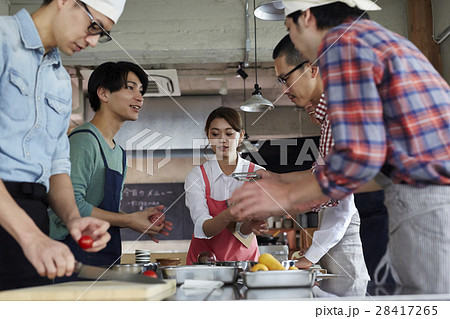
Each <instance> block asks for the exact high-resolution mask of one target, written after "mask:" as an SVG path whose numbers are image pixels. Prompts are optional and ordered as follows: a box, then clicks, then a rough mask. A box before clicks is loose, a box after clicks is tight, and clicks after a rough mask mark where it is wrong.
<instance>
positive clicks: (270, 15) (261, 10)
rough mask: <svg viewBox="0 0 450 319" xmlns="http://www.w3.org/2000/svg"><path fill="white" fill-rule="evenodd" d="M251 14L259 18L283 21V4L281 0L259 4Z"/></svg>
mask: <svg viewBox="0 0 450 319" xmlns="http://www.w3.org/2000/svg"><path fill="white" fill-rule="evenodd" d="M253 14H254V15H255V16H256V17H257V18H258V19H261V20H266V21H284V20H285V18H286V17H285V15H284V5H283V2H282V1H271V2H267V3H264V4H262V5H260V6H259V7H258V8H256V9H255V11H254V12H253Z"/></svg>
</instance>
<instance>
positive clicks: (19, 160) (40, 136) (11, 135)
mask: <svg viewBox="0 0 450 319" xmlns="http://www.w3.org/2000/svg"><path fill="white" fill-rule="evenodd" d="M0 45H1V51H0V163H1V164H0V178H1V179H2V180H3V181H15V182H33V183H40V184H43V185H45V186H46V188H47V191H48V189H49V178H50V176H51V175H55V174H61V173H66V174H70V160H69V141H68V138H67V129H68V127H69V119H70V114H71V109H72V88H71V81H70V76H69V74H68V73H67V71H66V70H65V69H64V67H63V65H62V62H61V58H60V56H59V51H58V49H57V48H53V49H52V50H50V51H49V52H48V53H47V54H46V55H45V56H44V54H45V50H44V47H43V45H42V42H41V38H40V37H39V33H38V31H37V29H36V27H35V25H34V23H33V20H32V19H31V16H30V14H29V13H28V12H27V11H26V10H25V9H22V10H21V11H19V12H18V13H17V14H16V15H14V16H2V17H0Z"/></svg>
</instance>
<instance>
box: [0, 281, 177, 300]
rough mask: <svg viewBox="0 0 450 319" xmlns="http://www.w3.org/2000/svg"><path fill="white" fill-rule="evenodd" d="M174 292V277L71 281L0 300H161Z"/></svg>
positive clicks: (1, 296)
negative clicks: (154, 280) (142, 280)
mask: <svg viewBox="0 0 450 319" xmlns="http://www.w3.org/2000/svg"><path fill="white" fill-rule="evenodd" d="M175 292H176V280H173V279H172V280H165V283H164V284H155V285H149V284H140V283H132V282H123V281H109V280H105V281H96V282H95V281H74V282H66V283H62V284H54V285H47V286H38V287H31V288H21V289H13V290H7V291H2V292H0V300H39V301H42V300H163V299H165V298H168V297H170V296H172V295H174V294H175Z"/></svg>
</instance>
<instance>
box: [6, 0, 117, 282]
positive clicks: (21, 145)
mask: <svg viewBox="0 0 450 319" xmlns="http://www.w3.org/2000/svg"><path fill="white" fill-rule="evenodd" d="M124 5H125V0H115V1H113V0H97V1H94V0H86V1H83V2H81V1H75V0H45V1H44V4H43V5H42V6H41V7H40V8H39V9H38V10H37V11H36V12H34V13H33V14H32V15H30V14H29V13H28V12H27V11H26V10H24V9H22V10H21V11H19V12H18V13H17V14H16V15H14V16H5V17H0V34H1V37H0V38H1V40H0V44H1V50H0V114H1V116H0V136H1V143H0V163H2V164H1V166H0V226H1V227H0V242H1V243H2V244H1V245H0V290H3V289H11V288H18V287H26V286H34V285H42V284H46V283H50V279H53V278H55V277H57V276H58V277H61V276H64V275H70V274H71V273H72V272H73V269H74V264H75V259H74V257H73V255H72V253H71V252H70V250H69V248H68V247H67V246H65V245H64V244H62V243H60V242H57V241H54V240H52V239H50V238H49V237H48V228H49V221H48V215H47V206H48V205H49V206H50V207H51V208H52V209H53V211H54V212H55V213H56V214H57V215H58V216H59V217H60V218H61V219H62V220H63V221H64V223H65V224H66V225H67V227H68V229H69V231H70V234H71V235H72V237H73V238H74V240H76V241H78V239H79V238H80V237H81V236H82V235H90V236H91V237H92V238H93V239H94V243H93V246H92V248H89V249H88V251H99V250H101V249H102V248H104V247H105V246H106V243H107V242H108V240H109V238H110V236H109V234H108V233H107V229H108V227H109V224H108V223H107V222H104V221H101V220H98V219H95V218H90V217H85V218H81V217H80V214H79V211H78V208H77V206H76V203H75V199H74V192H73V188H72V183H71V181H70V177H69V174H70V161H69V142H68V139H67V135H66V132H67V129H68V125H69V117H70V113H71V104H72V100H71V96H72V89H71V83H70V77H69V75H68V73H67V72H66V71H65V69H64V67H63V66H62V63H61V58H60V55H59V51H62V52H64V53H65V54H67V55H72V54H73V53H74V52H78V51H81V50H82V49H84V48H86V47H88V46H92V47H95V46H96V45H97V43H98V42H106V41H108V40H110V39H111V37H110V36H109V33H108V31H109V30H110V29H111V28H112V26H113V24H114V23H116V22H117V20H118V18H119V17H120V15H121V13H122V11H123V7H124ZM45 277H46V278H45Z"/></svg>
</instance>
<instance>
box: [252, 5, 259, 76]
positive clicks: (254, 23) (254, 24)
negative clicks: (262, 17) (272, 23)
mask: <svg viewBox="0 0 450 319" xmlns="http://www.w3.org/2000/svg"><path fill="white" fill-rule="evenodd" d="M255 9H256V1H255V0H253V10H255ZM253 26H254V28H255V85H257V84H258V71H257V65H256V64H257V62H258V60H257V58H256V48H257V46H256V16H255V12H253Z"/></svg>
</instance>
